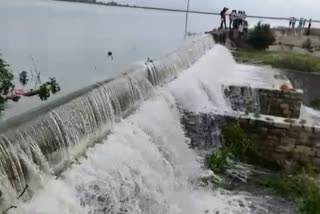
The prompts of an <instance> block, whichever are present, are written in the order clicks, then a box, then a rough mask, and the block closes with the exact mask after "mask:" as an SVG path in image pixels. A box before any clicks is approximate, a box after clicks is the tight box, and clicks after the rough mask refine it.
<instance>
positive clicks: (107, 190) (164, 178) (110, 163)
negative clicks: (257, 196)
mask: <svg viewBox="0 0 320 214" xmlns="http://www.w3.org/2000/svg"><path fill="white" fill-rule="evenodd" d="M186 141H187V139H186V137H185V136H184V132H183V130H182V127H181V125H180V120H179V112H178V110H177V107H176V104H175V101H174V98H173V97H172V96H170V95H168V94H166V93H160V94H159V95H158V96H157V97H155V98H153V99H152V100H150V101H148V102H146V103H145V104H144V105H143V106H142V107H141V108H140V109H139V110H138V111H137V112H136V113H135V114H134V115H132V116H130V117H129V118H127V119H126V120H124V121H123V122H121V123H120V124H118V125H117V126H116V128H115V129H114V130H113V132H112V133H111V134H110V136H109V137H108V138H107V139H105V140H104V141H103V142H102V143H101V144H98V145H97V146H96V147H95V148H92V149H90V150H89V151H88V152H87V153H86V156H87V158H82V159H81V160H80V161H79V163H77V164H74V165H73V166H72V167H71V169H70V170H68V171H66V172H65V173H64V174H63V178H60V179H58V180H54V179H53V178H51V179H49V180H48V181H46V182H45V183H44V186H45V188H44V189H42V190H41V191H39V192H37V193H36V195H35V196H34V197H33V199H32V200H31V201H30V202H28V203H26V204H21V205H19V208H18V209H17V210H15V213H33V214H38V213H39V214H40V213H43V214H44V213H45V214H51V213H52V214H54V213H70V214H71V213H72V214H73V213H88V210H91V212H92V213H145V214H152V213H154V214H160V213H163V214H165V213H184V214H194V213H205V211H206V210H209V211H210V212H209V213H216V212H217V211H220V213H230V212H231V211H232V210H239V209H240V206H239V205H234V206H230V205H229V203H228V200H229V199H228V197H226V196H223V195H220V194H219V193H215V192H211V191H210V190H205V189H199V188H198V187H197V186H193V185H191V181H192V180H193V179H195V178H197V177H199V176H200V175H201V174H202V173H204V171H203V170H202V169H201V163H200V162H199V160H198V157H197V156H196V154H195V153H194V152H193V151H192V150H190V149H189V148H188V145H187V144H186ZM221 211H222V212H221Z"/></svg>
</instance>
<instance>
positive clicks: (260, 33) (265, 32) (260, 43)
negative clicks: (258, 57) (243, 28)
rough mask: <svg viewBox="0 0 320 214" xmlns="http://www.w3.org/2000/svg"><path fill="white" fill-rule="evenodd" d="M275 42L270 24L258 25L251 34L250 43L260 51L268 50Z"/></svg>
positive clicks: (259, 23)
mask: <svg viewBox="0 0 320 214" xmlns="http://www.w3.org/2000/svg"><path fill="white" fill-rule="evenodd" d="M274 41H275V37H274V35H273V32H272V30H271V28H270V25H269V24H262V23H261V22H258V24H257V25H256V26H255V27H254V29H253V30H252V31H251V32H249V37H248V43H249V45H251V46H252V47H253V48H255V49H258V50H263V49H267V48H268V47H269V46H270V45H272V44H273V42H274Z"/></svg>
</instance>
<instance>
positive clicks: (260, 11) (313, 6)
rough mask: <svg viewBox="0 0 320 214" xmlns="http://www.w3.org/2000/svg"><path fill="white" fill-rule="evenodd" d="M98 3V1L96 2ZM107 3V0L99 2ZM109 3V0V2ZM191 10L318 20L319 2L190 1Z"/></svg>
mask: <svg viewBox="0 0 320 214" xmlns="http://www.w3.org/2000/svg"><path fill="white" fill-rule="evenodd" d="M98 1H99V0H98ZM100 1H104V2H108V1H109V0H100ZM110 1H111V0H110ZM116 1H117V2H120V3H128V4H136V5H145V6H158V7H170V8H179V9H183V8H185V7H186V2H187V0H116ZM190 2H191V3H190V4H191V8H192V9H194V10H203V11H214V12H217V11H220V10H221V8H222V7H224V6H227V7H229V8H230V9H231V8H235V9H242V10H246V11H247V14H251V15H265V16H284V17H290V16H296V17H300V16H303V17H312V18H314V19H320V14H319V12H320V1H319V0H190Z"/></svg>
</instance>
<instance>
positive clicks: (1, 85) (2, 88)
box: [0, 54, 13, 95]
mask: <svg viewBox="0 0 320 214" xmlns="http://www.w3.org/2000/svg"><path fill="white" fill-rule="evenodd" d="M12 80H13V74H12V73H11V71H10V70H9V65H8V64H7V63H6V61H4V60H3V59H2V55H1V54H0V95H1V94H2V95H3V94H7V93H8V91H9V89H10V87H11V86H12V85H13V84H12Z"/></svg>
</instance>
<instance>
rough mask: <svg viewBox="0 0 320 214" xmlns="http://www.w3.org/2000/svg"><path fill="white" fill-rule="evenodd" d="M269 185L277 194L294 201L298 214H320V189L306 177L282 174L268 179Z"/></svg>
mask: <svg viewBox="0 0 320 214" xmlns="http://www.w3.org/2000/svg"><path fill="white" fill-rule="evenodd" d="M269 185H270V186H271V187H272V188H273V189H274V190H276V191H277V192H278V193H279V194H281V195H283V196H286V197H288V198H290V199H292V200H293V201H295V203H296V204H297V209H298V213H301V214H319V213H320V203H319V201H320V187H319V184H318V183H317V182H316V181H315V180H314V179H313V178H311V177H308V176H306V175H290V174H282V175H281V176H279V177H273V178H272V179H270V180H269Z"/></svg>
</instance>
